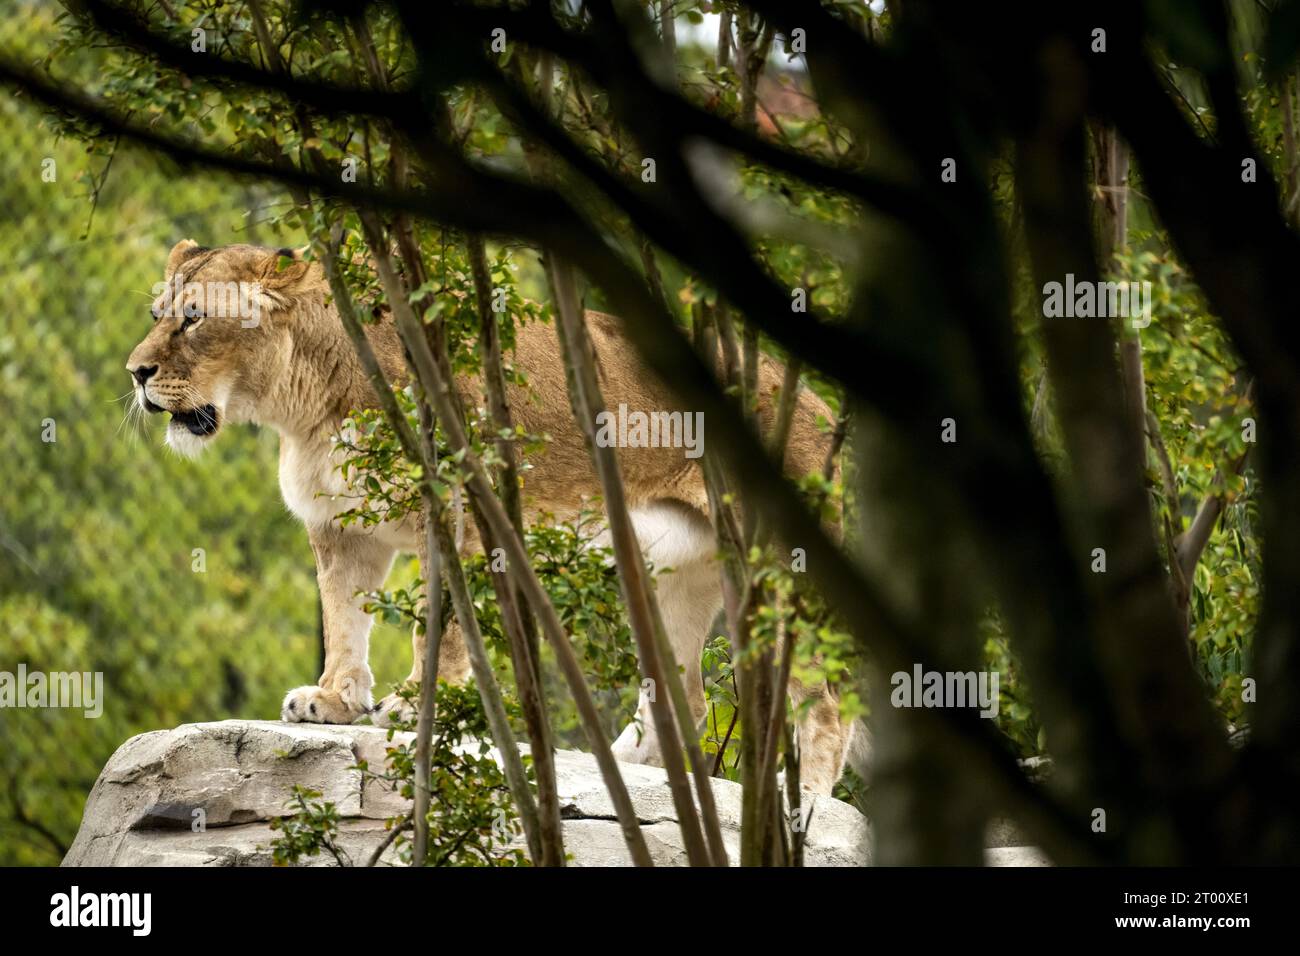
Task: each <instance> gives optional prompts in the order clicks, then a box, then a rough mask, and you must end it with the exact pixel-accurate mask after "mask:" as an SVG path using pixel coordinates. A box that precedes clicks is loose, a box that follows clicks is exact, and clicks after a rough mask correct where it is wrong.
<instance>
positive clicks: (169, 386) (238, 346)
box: [126, 239, 312, 455]
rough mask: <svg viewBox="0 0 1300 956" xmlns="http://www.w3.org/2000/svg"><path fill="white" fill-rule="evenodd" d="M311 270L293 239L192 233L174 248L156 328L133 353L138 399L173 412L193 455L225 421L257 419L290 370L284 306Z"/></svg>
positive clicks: (173, 440) (180, 444) (174, 428)
mask: <svg viewBox="0 0 1300 956" xmlns="http://www.w3.org/2000/svg"><path fill="white" fill-rule="evenodd" d="M286 259H289V260H292V261H290V262H286V261H285V260H286ZM309 273H310V266H309V264H308V263H305V262H302V261H299V260H298V259H297V257H296V256H295V254H294V253H293V251H292V250H288V249H279V250H277V249H267V248H263V247H260V246H249V245H234V246H224V247H221V248H218V249H206V248H204V247H202V246H200V245H198V244H197V243H196V242H194V241H193V240H192V239H185V240H183V241H181V242H178V243H177V244H176V246H175V247H174V248H173V249H172V251H171V254H170V255H169V256H168V257H167V268H166V272H165V279H164V281H163V282H160V283H158V284H157V285H156V286H155V287H154V290H153V291H154V300H153V305H152V308H151V310H150V313H151V316H152V319H153V328H151V329H150V330H149V334H148V335H146V336H145V337H144V340H143V341H142V342H141V343H140V344H139V345H137V346H136V347H135V349H134V350H133V351H132V352H131V357H130V358H129V359H128V360H127V363H126V369H127V371H128V372H130V373H131V376H132V378H133V379H134V384H135V392H136V399H137V400H138V401H139V403H140V407H141V408H143V409H144V410H145V411H147V412H169V413H170V414H171V420H170V422H169V423H168V426H167V444H168V445H169V446H170V447H171V448H172V449H174V450H175V451H178V452H180V453H181V454H185V455H195V454H197V453H198V452H199V451H200V450H201V449H202V448H203V446H204V445H205V444H206V443H207V442H208V441H209V440H211V439H212V438H213V436H215V435H216V433H217V432H218V431H219V430H220V429H221V427H222V426H223V425H224V424H226V423H227V422H233V421H249V420H255V419H256V417H257V412H258V406H259V404H260V403H261V402H262V401H263V400H264V399H265V398H266V396H267V395H268V393H269V391H270V390H271V388H272V387H273V385H274V384H275V382H276V380H277V379H278V378H279V377H280V375H281V374H282V372H283V364H284V356H285V355H286V354H287V352H288V349H287V348H286V347H285V346H286V344H287V337H288V334H289V330H288V328H287V324H288V323H287V322H285V321H282V316H283V315H284V314H286V313H288V312H289V311H290V307H291V305H292V303H293V300H294V297H295V296H296V295H298V294H300V293H301V292H302V291H304V290H305V289H306V288H307V287H308V286H310V285H311V284H312V279H311V276H310V275H309Z"/></svg>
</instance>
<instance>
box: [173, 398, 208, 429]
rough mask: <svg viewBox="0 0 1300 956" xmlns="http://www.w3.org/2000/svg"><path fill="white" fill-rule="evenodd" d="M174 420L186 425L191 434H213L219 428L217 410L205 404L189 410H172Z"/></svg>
mask: <svg viewBox="0 0 1300 956" xmlns="http://www.w3.org/2000/svg"><path fill="white" fill-rule="evenodd" d="M172 421H173V422H178V423H179V424H181V425H184V426H185V430H186V431H188V432H189V433H190V434H191V435H211V434H212V433H213V432H215V431H216V430H217V410H216V408H215V407H214V406H212V405H204V406H202V407H201V408H194V409H191V410H190V411H188V412H172Z"/></svg>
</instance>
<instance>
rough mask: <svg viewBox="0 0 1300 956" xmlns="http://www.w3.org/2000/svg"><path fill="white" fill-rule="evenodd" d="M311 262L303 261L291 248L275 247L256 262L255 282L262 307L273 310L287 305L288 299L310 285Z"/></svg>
mask: <svg viewBox="0 0 1300 956" xmlns="http://www.w3.org/2000/svg"><path fill="white" fill-rule="evenodd" d="M310 272H311V263H310V262H303V261H302V260H301V259H299V258H298V257H297V255H296V254H295V252H294V250H292V249H277V250H275V251H274V252H270V253H268V254H267V255H266V256H265V257H264V258H263V259H262V261H261V262H260V263H259V264H258V266H257V269H256V276H257V279H256V282H257V286H258V289H259V290H260V292H261V296H262V305H263V307H264V308H266V309H269V310H274V309H277V308H283V307H286V306H288V305H289V300H290V299H291V298H293V296H294V295H295V294H297V293H299V292H301V291H302V290H303V289H304V288H306V287H307V286H309V285H310V282H309V280H308V273H310Z"/></svg>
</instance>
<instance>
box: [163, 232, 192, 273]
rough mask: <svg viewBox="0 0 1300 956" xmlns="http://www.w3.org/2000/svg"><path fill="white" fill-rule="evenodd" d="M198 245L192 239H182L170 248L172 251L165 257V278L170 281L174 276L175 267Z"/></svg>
mask: <svg viewBox="0 0 1300 956" xmlns="http://www.w3.org/2000/svg"><path fill="white" fill-rule="evenodd" d="M197 248H199V244H198V243H197V242H195V241H194V240H193V239H182V240H181V241H180V242H178V243H176V245H174V246H172V251H171V252H170V253H169V254H168V256H167V278H168V279H170V278H171V277H172V275H173V274H175V272H176V269H177V267H178V266H179V265H180V264H181V263H182V262H184V261H185V260H186V259H188V258H189V257H190V255H191V254H192V253H193V251H194V250H195V249H197Z"/></svg>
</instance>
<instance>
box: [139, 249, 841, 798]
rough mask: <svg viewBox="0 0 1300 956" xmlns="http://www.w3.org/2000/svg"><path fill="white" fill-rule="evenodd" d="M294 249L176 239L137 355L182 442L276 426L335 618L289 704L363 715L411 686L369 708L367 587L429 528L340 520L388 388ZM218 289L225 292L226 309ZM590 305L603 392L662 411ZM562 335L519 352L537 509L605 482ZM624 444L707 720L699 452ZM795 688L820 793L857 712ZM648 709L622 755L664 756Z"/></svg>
mask: <svg viewBox="0 0 1300 956" xmlns="http://www.w3.org/2000/svg"><path fill="white" fill-rule="evenodd" d="M285 255H289V253H287V251H286V250H273V249H265V248H261V247H256V246H249V245H233V246H226V247H222V248H215V249H207V248H202V247H200V246H199V245H197V244H196V243H195V242H194V241H192V240H189V239H187V240H184V241H182V242H179V243H177V244H176V246H175V247H174V248H173V249H172V251H171V254H170V255H169V256H168V258H167V266H166V271H165V278H166V283H167V286H166V289H165V291H163V292H162V293H161V294H159V295H158V296H157V298H156V299H155V300H154V303H153V307H152V310H151V311H152V314H153V316H154V324H153V327H152V329H150V331H149V333H148V334H147V335H146V336H145V337H144V340H143V341H142V342H141V343H140V344H139V345H138V346H136V348H135V350H134V351H132V353H131V357H130V359H129V361H128V362H127V365H126V368H127V371H129V372H130V373H131V375H132V377H133V379H134V384H135V389H136V395H137V398H138V400H139V402H140V405H141V407H143V408H144V409H145V410H146V411H149V412H168V413H170V415H171V419H170V421H169V422H168V425H167V444H168V445H169V446H170V447H171V448H172V449H174V450H175V451H177V452H179V453H181V454H183V455H187V456H193V455H196V454H198V452H199V451H201V450H202V449H203V448H204V446H206V445H207V444H208V443H209V442H211V441H212V440H213V439H214V438H215V437H216V435H217V434H218V433H219V432H220V431H221V430H222V429H223V428H225V427H226V426H227V425H229V424H235V423H238V422H255V423H257V424H260V425H266V426H270V427H272V428H274V429H275V430H276V431H277V432H279V434H280V491H281V493H282V494H283V496H284V500H285V503H286V504H287V505H288V507H289V509H290V510H291V511H293V513H294V514H295V515H297V516H298V517H299V518H300V519H301V520H302V522H303V524H305V525H306V526H307V535H308V537H309V539H310V540H311V545H312V549H313V550H314V551H315V554H316V574H317V580H318V582H319V586H320V594H321V603H322V607H323V609H324V630H325V670H324V673H322V674H321V676H320V679H319V680H318V681H317V682H316V683H315V684H311V685H308V686H306V687H298V688H295V689H294V690H291V691H289V693H288V695H287V696H286V697H285V699H284V705H283V709H282V713H281V717H282V718H283V719H284V720H287V721H313V722H319V723H349V722H351V721H353V720H354V719H356V718H358V717H360V716H361V715H362V714H366V713H372V714H373V717H374V719H375V720H376V722H378V723H383V722H384V720H385V718H386V717H387V716H388V715H390V714H391V713H392V712H393V708H394V707H396V706H398V705H399V704H400V701H399V700H398V699H397V698H396V697H395V696H390V697H387V698H385V699H384V700H382V701H381V702H380V704H379V706H378V707H377V708H372V699H371V688H372V686H373V683H374V680H373V678H372V677H371V673H370V667H369V664H368V663H367V651H368V642H369V633H370V617H369V615H367V614H366V613H365V612H364V611H363V610H362V609H361V601H360V600H359V598H358V594H359V592H362V591H373V590H377V589H379V588H380V587H382V585H383V583H384V579H385V577H386V575H387V573H388V570H389V567H390V566H391V564H392V562H393V558H394V555H395V554H396V553H397V552H398V551H399V550H404V551H419V550H420V549H421V546H422V543H423V535H422V534H421V533H419V529H418V528H417V527H416V523H417V522H416V521H412V520H409V519H408V520H404V521H402V522H401V523H387V524H382V525H379V526H377V527H375V528H370V529H365V528H361V527H359V526H357V525H352V526H350V527H348V528H343V527H341V526H340V525H339V523H338V522H337V521H336V520H335V519H336V516H337V515H338V514H339V513H340V512H342V511H344V510H346V509H347V508H348V507H349V506H350V503H349V501H348V499H347V498H346V497H342V496H346V495H349V494H354V491H353V489H351V488H350V487H349V486H348V484H347V483H346V482H345V481H344V479H343V477H342V476H341V475H340V472H339V471H338V468H337V466H338V464H339V461H340V459H339V457H338V455H339V454H340V452H339V450H338V449H337V448H336V446H335V445H334V443H333V442H332V441H331V439H332V437H333V436H336V435H337V434H338V432H339V429H340V426H341V425H342V423H343V421H344V419H345V418H346V417H347V415H348V413H349V412H350V411H352V410H353V409H358V408H363V407H372V406H373V405H374V404H375V396H374V393H373V391H372V390H371V388H370V384H369V382H368V381H367V379H366V376H365V374H364V373H363V371H362V368H361V365H360V363H359V361H358V359H357V357H356V355H355V353H354V352H353V349H352V345H351V343H350V342H349V341H348V339H347V336H346V334H345V333H344V330H343V328H342V325H341V324H340V320H339V317H338V315H337V314H336V312H335V309H334V307H333V305H332V304H329V301H328V284H327V282H326V280H325V278H324V275H323V271H322V270H321V268H320V266H319V265H318V264H317V263H312V262H305V261H301V260H298V259H294V261H293V262H291V263H288V264H287V265H284V267H283V268H281V265H282V262H281V259H282V257H283V256H285ZM291 258H292V256H291ZM232 297H237V298H238V299H239V304H240V309H239V310H238V311H239V312H240V314H239V315H236V316H232V315H230V311H231V310H230V309H229V308H228V306H229V305H230V302H231V299H232ZM214 302H216V303H217V304H218V305H219V306H220V307H219V308H216V309H214V308H213V305H214ZM250 309H251V316H250V314H249V310H250ZM218 312H219V313H222V314H221V315H218V314H216V313H218ZM588 319H589V325H590V328H591V336H592V338H593V340H594V343H595V347H596V354H597V360H598V366H599V374H600V377H601V387H602V389H603V391H604V397H605V401H606V404H607V405H608V406H609V407H610V408H611V409H616V408H618V407H619V406H620V404H624V405H626V406H627V408H629V409H633V410H641V411H643V412H647V413H648V412H653V411H658V410H671V409H673V408H674V401H673V398H672V396H671V394H670V392H669V391H668V390H667V389H666V388H665V387H664V386H662V385H661V384H660V383H659V382H657V381H656V380H655V379H654V378H653V377H652V376H651V374H650V373H649V372H648V371H647V370H646V369H645V368H643V367H642V366H641V365H640V364H639V362H638V361H637V357H636V355H635V354H634V352H633V349H632V347H631V346H630V345H629V344H628V343H627V342H626V341H625V340H624V339H623V338H622V337H621V336H620V334H619V329H618V327H617V323H616V322H615V320H613V319H612V318H611V317H609V316H606V315H601V314H598V313H589V315H588ZM366 334H367V336H368V338H369V340H370V342H371V344H372V346H373V347H374V350H375V353H376V355H377V357H378V359H379V361H380V363H381V365H382V366H383V368H384V371H385V372H386V373H387V375H388V376H389V379H390V380H392V381H401V380H403V379H404V378H405V363H404V361H403V357H402V349H401V345H400V343H399V340H398V337H397V333H396V330H395V329H394V327H393V325H392V322H391V320H389V319H387V318H385V319H382V320H381V321H379V322H378V323H377V324H375V325H371V326H368V327H367V328H366ZM554 336H555V332H554V330H553V329H551V328H550V327H548V326H546V325H543V324H539V323H531V324H528V325H525V326H523V327H522V328H520V329H519V332H518V342H517V345H516V350H515V355H514V359H515V362H516V364H517V365H518V367H520V368H522V369H523V370H524V371H525V372H526V374H527V379H528V382H527V386H526V387H519V386H511V389H510V393H509V399H510V406H511V409H512V411H513V414H514V416H515V420H516V421H517V422H518V423H519V424H521V425H522V426H523V427H524V428H525V429H526V430H527V431H528V432H529V433H533V434H540V433H546V434H549V435H550V436H551V441H550V442H549V444H548V445H547V446H546V448H545V449H544V450H543V451H541V452H540V453H538V454H537V455H535V456H534V457H533V458H532V459H531V464H532V466H533V467H532V469H531V470H530V471H528V472H527V477H526V482H525V486H524V489H523V492H524V503H525V512H526V515H525V516H526V517H529V516H536V515H537V514H538V513H539V512H542V511H546V512H550V513H552V514H555V515H557V516H559V517H562V518H563V517H568V516H572V515H575V514H576V513H577V512H578V510H579V508H580V507H581V505H582V503H583V501H584V499H586V498H590V497H593V496H596V495H599V493H600V485H599V482H598V480H597V477H596V474H595V470H594V468H593V466H592V464H591V460H590V457H589V455H588V451H587V448H586V446H585V444H584V441H583V436H582V433H581V432H580V431H579V429H578V427H577V425H576V424H575V422H574V420H573V416H572V413H571V411H570V405H569V400H568V396H567V391H566V385H565V377H564V370H563V367H562V363H561V361H560V358H559V354H558V353H559V346H558V342H557V341H556V339H555V337H554ZM781 375H782V372H781V368H780V366H779V365H777V364H776V363H774V362H767V363H766V364H765V365H764V366H763V367H762V369H761V374H760V384H761V388H760V391H761V393H762V396H763V403H762V409H761V415H762V418H763V420H764V423H765V425H766V426H767V427H771V423H772V416H773V408H772V400H771V399H772V396H773V394H775V392H776V391H777V389H778V388H779V385H780V381H781ZM457 386H458V388H459V389H460V391H461V393H462V395H463V397H464V399H465V402H466V405H467V406H468V407H473V406H474V405H476V404H478V403H480V402H481V401H482V400H483V399H482V395H481V388H480V383H479V382H478V381H475V380H473V379H469V378H465V379H462V380H459V381H458V382H457ZM818 414H822V415H828V410H827V409H826V407H825V405H824V403H822V402H821V401H820V400H819V399H818V398H817V397H816V396H814V395H812V394H811V393H810V392H808V391H806V390H805V391H803V392H802V394H801V396H800V399H799V402H798V406H797V411H796V413H795V418H794V424H793V428H792V430H791V435H790V444H789V451H788V454H787V464H788V468H789V471H790V472H791V473H794V474H805V473H807V472H809V471H813V470H816V469H818V468H819V467H820V466H821V464H822V462H823V461H824V459H825V456H826V451H827V441H828V439H827V438H826V437H825V436H824V435H823V434H822V433H821V431H820V430H819V429H818V427H817V424H816V419H817V416H818ZM619 458H620V464H621V468H622V472H623V479H624V482H625V484H626V487H627V497H628V502H629V505H630V507H631V508H632V517H633V520H634V523H635V527H636V533H637V539H638V541H639V542H640V543H641V546H642V548H643V549H644V551H645V554H646V557H647V559H648V560H650V561H651V562H653V565H654V567H656V568H660V569H671V570H670V571H667V572H666V573H663V574H660V575H659V576H658V578H657V591H658V598H659V605H660V608H661V610H662V614H663V618H664V626H665V628H666V630H667V632H668V636H669V639H670V641H671V643H672V647H673V651H674V653H675V654H676V657H677V661H678V663H679V664H680V665H681V666H682V667H683V668H684V680H685V685H686V692H687V695H688V697H689V700H690V706H691V710H692V712H693V714H694V715H695V717H696V720H697V721H701V720H703V719H704V716H705V712H706V705H705V700H704V688H703V683H702V679H701V673H700V665H701V661H700V657H701V652H702V650H703V646H704V643H705V640H706V638H707V636H708V630H709V626H710V624H711V622H712V621H713V618H714V616H715V614H716V613H717V611H718V609H719V608H720V606H721V600H722V592H721V577H720V572H719V567H718V564H717V561H716V558H715V545H714V540H713V535H712V531H711V527H710V523H709V519H708V501H707V497H706V494H705V487H704V481H703V476H702V473H701V469H700V465H699V460H698V458H697V457H688V456H687V455H686V454H684V452H683V450H682V449H681V448H664V447H658V448H644V447H642V448H621V449H620V450H619ZM336 496H338V497H336ZM466 532H467V533H466V535H465V539H464V543H463V553H466V554H468V553H471V552H473V551H474V550H475V549H477V548H478V547H479V543H478V541H477V535H476V534H475V532H474V529H473V523H472V522H466ZM421 557H422V559H423V557H424V556H423V555H421ZM417 630H418V629H417ZM423 642H424V639H423V637H422V636H421V635H420V634H418V633H417V634H416V636H415V637H414V639H413V645H414V646H413V652H414V655H413V663H412V667H411V673H410V676H409V678H408V679H409V680H412V681H419V680H420V678H421V662H422V660H423ZM438 671H439V676H440V677H444V678H446V679H447V680H449V681H463V680H465V679H466V677H467V676H468V674H469V662H468V658H467V655H466V651H465V647H464V642H463V638H462V636H461V634H460V629H459V627H457V626H456V625H455V624H453V625H451V626H450V627H449V628H448V630H447V633H446V634H445V635H444V637H443V642H442V649H441V658H440V663H439V668H438ZM791 693H792V695H793V696H794V697H795V699H796V701H801V700H805V699H808V698H811V699H812V704H811V709H810V711H809V713H808V715H807V717H806V718H805V719H804V720H803V722H802V723H801V725H800V728H799V739H800V743H801V747H800V751H801V754H802V762H801V780H802V782H803V784H804V785H805V786H807V787H808V788H810V789H812V790H814V791H816V792H819V793H829V792H830V791H831V788H832V787H833V786H834V784H835V782H836V781H837V780H838V779H839V776H840V772H841V769H842V767H843V764H844V759H845V753H846V749H847V746H848V739H849V727H848V726H847V725H844V724H842V723H841V721H840V717H839V710H838V705H837V702H836V700H835V699H834V696H833V694H832V693H831V692H830V691H829V690H828V688H827V687H826V686H825V685H823V686H821V687H813V688H810V687H804V686H800V685H798V684H794V685H792V687H791ZM637 717H638V720H636V721H633V722H632V723H631V724H629V725H628V727H627V728H626V729H625V730H624V731H623V733H622V734H621V735H620V736H619V738H618V739H617V740H616V741H615V742H614V744H613V750H614V753H615V755H616V756H617V757H618V758H619V759H621V760H627V761H633V762H637V763H650V764H658V763H660V757H661V754H660V748H659V743H658V741H657V739H656V735H655V729H654V723H653V721H652V720H651V719H650V715H649V701H648V700H647V699H646V697H645V695H644V694H643V695H642V698H641V701H640V703H639V706H638V709H637ZM638 724H639V727H638Z"/></svg>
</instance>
